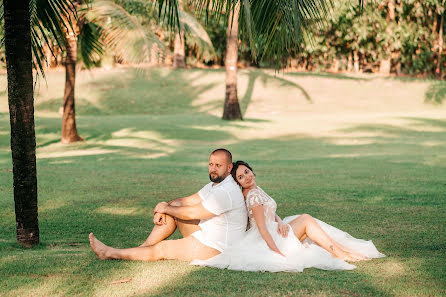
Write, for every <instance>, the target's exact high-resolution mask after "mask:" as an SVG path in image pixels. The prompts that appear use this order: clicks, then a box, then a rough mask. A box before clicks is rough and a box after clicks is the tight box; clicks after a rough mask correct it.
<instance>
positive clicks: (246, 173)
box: [235, 165, 256, 189]
mask: <svg viewBox="0 0 446 297" xmlns="http://www.w3.org/2000/svg"><path fill="white" fill-rule="evenodd" d="M235 177H236V178H237V182H238V183H239V184H240V185H241V186H242V188H244V189H246V188H251V187H254V186H255V185H256V182H255V180H256V177H255V176H254V173H253V172H252V171H251V170H250V169H249V168H248V167H246V166H245V165H240V166H239V167H238V168H237V170H236V171H235Z"/></svg>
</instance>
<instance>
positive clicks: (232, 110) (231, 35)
mask: <svg viewBox="0 0 446 297" xmlns="http://www.w3.org/2000/svg"><path fill="white" fill-rule="evenodd" d="M239 15H240V3H237V4H236V6H235V9H234V10H233V11H231V12H230V16H229V22H228V29H227V39H226V57H225V69H226V93H225V104H224V108H223V119H224V120H241V119H242V113H241V111H240V104H239V102H238V97H237V60H238V19H239Z"/></svg>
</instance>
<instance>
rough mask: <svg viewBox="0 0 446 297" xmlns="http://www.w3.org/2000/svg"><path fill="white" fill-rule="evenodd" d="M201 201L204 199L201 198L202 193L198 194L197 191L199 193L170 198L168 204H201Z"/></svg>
mask: <svg viewBox="0 0 446 297" xmlns="http://www.w3.org/2000/svg"><path fill="white" fill-rule="evenodd" d="M201 201H202V199H201V197H200V195H198V192H197V193H195V194H193V195H190V196H187V197H182V198H177V199H173V200H170V201H169V202H168V204H169V205H172V206H191V205H196V204H199V203H201Z"/></svg>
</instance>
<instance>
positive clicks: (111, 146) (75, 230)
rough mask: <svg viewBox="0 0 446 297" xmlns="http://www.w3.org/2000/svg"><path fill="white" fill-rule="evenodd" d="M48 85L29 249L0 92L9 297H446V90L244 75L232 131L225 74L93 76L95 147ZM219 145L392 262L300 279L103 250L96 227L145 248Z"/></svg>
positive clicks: (3, 252) (289, 211) (0, 226)
mask: <svg viewBox="0 0 446 297" xmlns="http://www.w3.org/2000/svg"><path fill="white" fill-rule="evenodd" d="M141 73H143V74H144V75H145V76H138V75H139V74H141ZM47 77H48V86H49V88H48V89H46V87H45V86H44V84H42V85H41V86H40V90H39V94H38V95H37V96H36V97H37V99H36V110H37V111H36V137H37V139H36V141H37V162H38V168H37V170H38V183H39V185H38V186H39V221H40V232H41V242H42V243H41V244H40V245H39V246H38V247H35V248H33V249H31V250H24V249H22V248H20V247H19V246H17V244H16V241H15V217H14V201H13V188H12V171H11V169H12V164H11V154H10V148H9V145H10V144H9V141H10V140H9V114H8V113H7V112H8V109H7V99H6V94H2V95H1V96H0V257H1V259H0V296H148V295H150V296H152V295H153V296H157V295H159V296H161V295H163V296H172V295H173V296H184V295H190V296H195V295H198V296H226V295H229V296H315V295H316V296H442V295H446V285H445V281H444V280H445V277H446V271H445V266H444V264H443V263H445V262H446V257H445V253H444V250H445V249H446V246H445V242H446V227H445V224H444V222H445V221H446V215H445V213H446V207H445V205H446V145H445V144H446V119H445V115H446V106H445V105H444V104H442V103H441V102H437V104H431V103H430V102H425V93H426V92H430V90H431V89H432V88H431V85H432V84H434V83H435V86H436V88H437V89H443V88H444V86H441V85H437V84H441V82H431V81H428V80H422V81H417V80H414V81H401V80H393V79H383V78H380V77H373V76H361V77H358V79H356V78H355V77H353V78H350V77H345V76H342V75H341V76H336V75H305V74H290V73H285V74H283V75H282V74H279V75H278V76H276V77H275V76H274V73H269V72H261V71H260V70H243V71H241V73H240V76H239V97H240V101H241V106H242V110H243V112H244V118H245V120H244V121H236V122H225V121H222V120H221V114H222V106H223V101H222V100H223V98H224V72H222V71H206V70H192V69H187V70H180V71H174V70H169V69H152V70H151V71H149V72H145V73H144V72H141V71H134V70H131V69H118V70H115V71H109V72H104V71H93V72H91V73H89V72H84V73H81V74H80V75H78V85H77V89H76V100H77V101H76V102H77V103H78V107H79V108H77V109H76V111H77V125H78V130H79V133H80V135H81V136H82V137H83V138H84V139H85V140H86V141H85V142H81V143H75V144H70V145H62V144H60V143H59V137H60V130H61V127H60V126H61V118H60V115H59V114H58V110H59V108H60V105H61V100H62V94H63V79H64V73H63V72H50V73H48V74H47ZM4 83H5V76H4V75H0V85H3V84H4ZM437 101H438V100H437ZM219 146H224V147H227V148H229V149H230V150H231V151H232V152H233V154H234V158H235V159H243V160H246V161H248V162H250V163H251V164H252V165H253V167H254V169H255V171H256V173H257V178H258V183H259V185H260V186H262V188H263V189H264V190H265V191H267V192H268V193H270V194H271V195H272V196H273V197H274V198H275V199H276V201H277V202H278V213H279V215H280V216H282V217H283V216H287V215H294V214H298V213H310V214H312V215H313V216H315V217H317V218H319V219H321V220H323V221H326V222H327V223H330V224H333V225H335V226H337V227H339V228H341V229H343V230H345V231H347V232H349V233H350V234H352V235H353V236H356V237H360V238H365V239H370V240H373V242H374V243H375V244H376V246H377V247H378V249H379V250H380V251H381V252H383V253H385V254H386V255H387V256H388V257H387V258H383V259H378V260H373V261H368V262H362V263H359V264H358V268H357V269H356V270H353V271H344V272H336V271H331V272H325V271H320V270H316V269H308V270H305V271H304V272H303V273H299V274H290V273H276V274H273V273H247V272H234V271H227V270H218V269H208V268H198V267H192V266H189V265H188V264H187V263H184V262H179V261H162V262H156V263H139V262H138V263H136V262H125V261H108V262H103V261H98V260H97V259H96V258H95V257H94V255H93V253H92V252H91V250H90V249H89V246H88V233H90V232H92V231H93V232H95V234H96V235H97V236H98V237H99V238H100V239H102V240H103V241H104V242H105V243H107V244H110V245H112V246H116V247H131V246H136V245H139V244H141V243H142V242H143V241H144V239H145V238H146V237H147V236H148V234H149V231H150V229H151V227H152V225H153V223H152V211H153V207H154V206H155V205H156V203H157V202H158V201H163V200H169V199H172V198H175V197H179V196H182V195H187V194H191V193H193V192H195V191H197V190H198V189H199V188H200V187H201V186H202V185H204V184H205V183H206V182H207V157H208V154H209V152H210V151H212V150H213V149H214V148H216V147H219ZM178 236H179V234H178V233H176V234H175V235H174V238H176V237H178Z"/></svg>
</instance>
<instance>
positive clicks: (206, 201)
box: [192, 175, 248, 252]
mask: <svg viewBox="0 0 446 297" xmlns="http://www.w3.org/2000/svg"><path fill="white" fill-rule="evenodd" d="M198 195H199V196H200V197H201V199H203V202H201V204H202V205H203V207H204V208H206V209H207V210H208V211H210V212H212V213H213V214H215V215H216V216H215V217H212V218H210V219H207V220H200V224H198V226H200V228H201V230H200V231H197V232H194V233H193V234H192V236H194V237H195V238H197V239H198V240H199V241H200V242H201V243H203V244H204V245H207V246H210V247H212V248H214V249H216V250H218V251H220V252H222V251H223V250H224V249H225V248H227V247H228V246H229V245H231V244H233V243H234V241H236V240H238V239H240V238H242V237H243V235H244V233H245V230H246V224H247V222H248V215H247V211H246V205H245V200H244V198H243V194H242V192H241V191H240V188H239V186H238V185H237V183H236V182H235V181H234V179H233V178H232V176H231V175H228V176H227V177H226V178H225V179H224V180H223V181H222V182H220V183H218V184H216V185H213V182H210V183H208V184H207V185H205V186H204V187H203V188H202V189H201V190H200V191H199V192H198Z"/></svg>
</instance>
